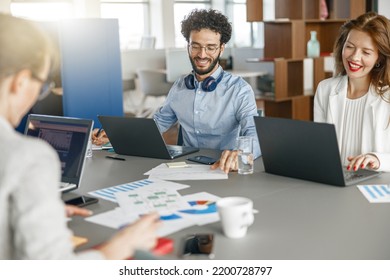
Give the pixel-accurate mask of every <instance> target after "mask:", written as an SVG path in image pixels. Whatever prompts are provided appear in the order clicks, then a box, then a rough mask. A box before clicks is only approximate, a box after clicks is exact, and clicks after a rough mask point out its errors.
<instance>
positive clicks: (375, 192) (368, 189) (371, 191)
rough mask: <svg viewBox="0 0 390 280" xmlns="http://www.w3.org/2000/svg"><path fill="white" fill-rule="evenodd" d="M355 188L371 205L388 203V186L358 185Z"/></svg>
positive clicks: (389, 193) (389, 188) (389, 192)
mask: <svg viewBox="0 0 390 280" xmlns="http://www.w3.org/2000/svg"><path fill="white" fill-rule="evenodd" d="M357 187H358V189H359V190H360V191H361V192H362V194H363V195H364V196H365V197H366V198H367V200H368V201H369V202H371V203H388V202H390V187H389V185H358V186H357Z"/></svg>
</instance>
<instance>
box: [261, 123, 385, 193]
mask: <svg viewBox="0 0 390 280" xmlns="http://www.w3.org/2000/svg"><path fill="white" fill-rule="evenodd" d="M255 124H256V129H257V135H258V137H259V142H260V147H261V151H262V158H263V163H264V169H265V172H267V173H272V174H276V175H282V176H287V177H293V178H298V179H304V180H309V181H314V182H319V183H324V184H329V185H336V186H347V185H353V184H356V183H358V182H360V181H363V180H366V179H369V178H372V177H374V176H377V175H378V174H380V173H379V172H375V171H372V170H366V169H359V170H358V171H356V172H353V171H346V168H344V167H343V166H342V163H341V158H340V152H339V146H338V143H337V137H336V130H335V127H334V125H333V124H327V123H316V122H309V121H298V120H291V119H282V118H271V117H255Z"/></svg>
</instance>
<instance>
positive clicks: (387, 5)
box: [378, 0, 390, 18]
mask: <svg viewBox="0 0 390 280" xmlns="http://www.w3.org/2000/svg"><path fill="white" fill-rule="evenodd" d="M378 13H379V14H381V15H384V16H385V17H387V18H390V1H389V0H378Z"/></svg>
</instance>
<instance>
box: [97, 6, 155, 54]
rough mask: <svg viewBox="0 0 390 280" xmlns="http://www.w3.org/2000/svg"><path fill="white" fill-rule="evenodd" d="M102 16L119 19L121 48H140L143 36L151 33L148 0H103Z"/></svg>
mask: <svg viewBox="0 0 390 280" xmlns="http://www.w3.org/2000/svg"><path fill="white" fill-rule="evenodd" d="M101 17H102V18H117V19H118V24H119V38H120V46H121V49H138V48H140V45H141V38H142V36H144V35H146V34H150V27H149V1H147V0H144V1H142V0H141V1H131V0H102V1H101Z"/></svg>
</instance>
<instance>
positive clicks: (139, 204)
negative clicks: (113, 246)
mask: <svg viewBox="0 0 390 280" xmlns="http://www.w3.org/2000/svg"><path fill="white" fill-rule="evenodd" d="M115 196H116V199H117V202H118V204H119V206H120V208H121V209H122V210H123V211H124V212H125V213H133V214H136V215H142V214H146V213H150V212H153V211H156V212H158V213H159V214H160V215H169V214H173V213H174V212H176V211H177V210H180V209H186V208H187V207H188V203H187V202H186V201H185V200H184V199H183V198H182V196H181V195H180V194H179V193H178V192H177V191H176V190H173V189H171V188H167V187H157V186H156V187H153V188H152V187H150V188H146V189H145V188H142V189H139V190H134V191H129V192H119V193H116V194H115Z"/></svg>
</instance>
